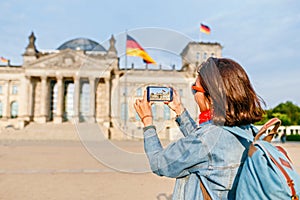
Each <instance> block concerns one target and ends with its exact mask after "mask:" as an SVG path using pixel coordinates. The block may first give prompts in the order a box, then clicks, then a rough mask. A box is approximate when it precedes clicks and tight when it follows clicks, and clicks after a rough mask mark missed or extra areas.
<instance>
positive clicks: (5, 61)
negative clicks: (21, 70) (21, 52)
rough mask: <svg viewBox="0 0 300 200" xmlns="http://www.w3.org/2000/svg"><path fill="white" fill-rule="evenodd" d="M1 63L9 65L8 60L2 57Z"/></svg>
mask: <svg viewBox="0 0 300 200" xmlns="http://www.w3.org/2000/svg"><path fill="white" fill-rule="evenodd" d="M0 61H1V62H4V63H8V60H7V59H6V58H4V57H2V56H1V57H0Z"/></svg>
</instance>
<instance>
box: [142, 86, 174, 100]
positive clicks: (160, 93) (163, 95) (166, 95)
mask: <svg viewBox="0 0 300 200" xmlns="http://www.w3.org/2000/svg"><path fill="white" fill-rule="evenodd" d="M147 100H148V101H172V100H173V90H172V88H170V87H159V86H148V87H147Z"/></svg>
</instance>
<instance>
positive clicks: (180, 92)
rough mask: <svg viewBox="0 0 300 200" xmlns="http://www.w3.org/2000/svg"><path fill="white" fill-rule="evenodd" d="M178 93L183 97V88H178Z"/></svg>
mask: <svg viewBox="0 0 300 200" xmlns="http://www.w3.org/2000/svg"><path fill="white" fill-rule="evenodd" d="M179 95H180V96H181V97H183V89H179Z"/></svg>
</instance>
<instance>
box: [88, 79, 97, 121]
mask: <svg viewBox="0 0 300 200" xmlns="http://www.w3.org/2000/svg"><path fill="white" fill-rule="evenodd" d="M89 83H90V114H89V115H90V117H89V118H90V119H89V121H90V122H95V104H96V103H95V98H96V94H95V91H96V90H95V77H89Z"/></svg>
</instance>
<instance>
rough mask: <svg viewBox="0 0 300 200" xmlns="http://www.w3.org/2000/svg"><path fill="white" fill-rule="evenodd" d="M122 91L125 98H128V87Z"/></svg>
mask: <svg viewBox="0 0 300 200" xmlns="http://www.w3.org/2000/svg"><path fill="white" fill-rule="evenodd" d="M122 90H123V91H122V95H123V96H128V88H127V86H125V87H123V88H122Z"/></svg>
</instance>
